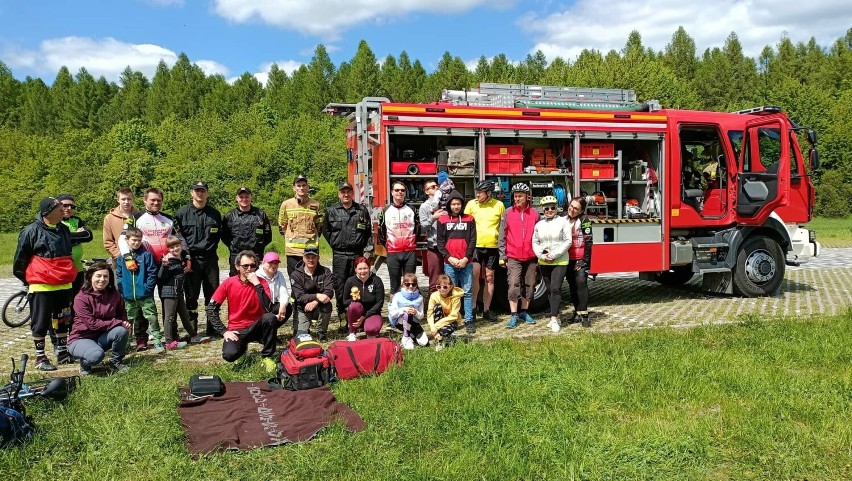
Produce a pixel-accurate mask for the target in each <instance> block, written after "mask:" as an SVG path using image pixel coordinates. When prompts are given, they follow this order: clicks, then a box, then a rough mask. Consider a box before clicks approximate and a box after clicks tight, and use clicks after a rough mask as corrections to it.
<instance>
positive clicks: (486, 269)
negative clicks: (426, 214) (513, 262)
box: [464, 180, 506, 322]
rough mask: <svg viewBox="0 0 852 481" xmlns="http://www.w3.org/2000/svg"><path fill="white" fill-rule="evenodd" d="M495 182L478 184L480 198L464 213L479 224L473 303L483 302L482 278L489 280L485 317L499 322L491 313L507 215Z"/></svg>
mask: <svg viewBox="0 0 852 481" xmlns="http://www.w3.org/2000/svg"><path fill="white" fill-rule="evenodd" d="M493 192H494V182H492V181H490V180H483V181H482V182H479V183H478V184H476V199H474V200H473V201H471V202H468V203H467V205H466V206H465V208H464V213H465V214H469V215H471V216H473V219H474V220H475V221H476V234H477V235H476V251H474V254H473V300H474V304H476V301H477V299H479V289H480V287H481V285H482V284H481V282H482V278H483V277H484V278H485V289H484V290H483V291H482V318H483V319H484V320H486V321H490V322H495V321H497V316H496V315H495V314H494V313H493V312H491V299H492V298H493V297H494V271H495V270H496V269H497V263H498V262H499V260H500V252H499V251H498V249H497V237H498V234H499V230H500V219H502V218H503V213H504V212H506V207H504V206H503V203H502V202H500V201H499V200H497V199H495V198H494V197H493V195H492V193H493Z"/></svg>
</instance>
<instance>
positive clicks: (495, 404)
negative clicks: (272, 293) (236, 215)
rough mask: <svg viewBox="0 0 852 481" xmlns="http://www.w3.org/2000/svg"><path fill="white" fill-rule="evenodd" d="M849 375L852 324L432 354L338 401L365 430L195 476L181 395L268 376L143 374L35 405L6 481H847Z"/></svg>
mask: <svg viewBox="0 0 852 481" xmlns="http://www.w3.org/2000/svg"><path fill="white" fill-rule="evenodd" d="M850 361H852V311H850V312H847V314H846V315H844V316H839V317H834V318H815V319H812V320H809V321H807V322H801V321H796V320H790V319H775V320H763V319H758V318H754V317H750V318H745V319H743V322H741V323H739V324H736V325H728V326H722V327H703V328H696V329H689V330H683V331H672V330H649V331H644V332H637V333H630V334H621V335H608V336H607V335H585V334H584V335H578V336H574V337H568V338H552V339H543V340H538V341H536V342H517V341H501V342H496V343H493V344H482V343H477V344H469V345H459V346H456V347H454V348H451V349H448V350H445V351H443V352H440V353H436V352H434V351H433V350H430V349H421V350H417V351H414V352H412V353H408V352H406V359H405V367H404V368H403V369H396V370H392V371H390V372H388V373H386V374H383V375H382V376H380V377H377V378H370V379H361V380H355V381H346V382H342V383H338V384H336V385H335V386H334V387H333V390H334V392H335V394H336V395H337V397H338V399H339V400H341V401H343V402H346V403H347V404H348V405H349V406H351V407H352V408H354V409H355V410H356V411H357V412H359V413H360V414H361V416H362V417H363V418H364V420H365V422H366V424H367V429H366V430H364V431H362V432H360V433H357V434H351V433H348V432H346V431H345V430H344V429H343V428H342V427H340V426H335V427H332V428H330V429H327V430H325V431H323V432H321V433H320V434H319V436H318V437H317V438H316V439H315V440H313V441H311V442H307V443H303V444H298V445H289V446H283V447H277V448H267V449H258V450H254V451H249V452H243V453H223V454H214V455H210V456H206V457H203V458H201V459H200V460H199V461H192V460H190V458H189V455H188V453H187V451H186V450H185V448H184V445H183V439H182V429H181V426H180V422H179V418H178V415H177V411H176V408H175V407H176V404H177V402H178V396H177V393H176V389H177V388H178V387H179V386H182V385H185V384H186V382H187V380H188V378H189V376H190V375H191V374H193V373H196V372H208V373H210V372H212V373H216V374H219V375H220V376H222V377H223V378H225V379H226V380H238V379H242V380H259V379H263V378H265V375H264V373H263V372H262V371H261V370H260V367H259V366H257V365H255V366H253V367H251V368H249V369H248V370H245V371H241V372H234V371H232V370H231V369H230V368H229V367H227V366H221V365H219V366H210V365H205V366H198V365H186V364H182V365H178V364H176V363H174V364H170V363H162V364H150V363H146V364H134V366H133V369H132V371H131V372H130V373H128V374H126V375H119V376H112V377H106V378H87V379H86V380H85V381H84V383H83V386H82V388H81V389H79V390H78V391H77V392H76V393H75V394H73V395H72V397H71V398H69V399H68V400H67V401H65V402H64V403H62V404H55V405H48V404H33V405H32V409H31V413H32V414H34V415H35V416H36V419H37V420H38V421H39V423H40V425H41V427H42V431H41V433H40V434H39V435H38V437H37V438H36V439H35V440H34V441H33V442H32V443H31V444H30V445H28V446H27V447H26V448H23V449H13V450H7V451H0V466H2V472H3V473H5V474H6V477H8V478H9V479H19V478H20V479H48V478H50V479H56V478H68V479H75V478H84V479H140V478H144V479H202V478H215V479H226V478H230V479H315V478H318V477H322V478H324V479H359V480H361V479H370V480H371V479H394V480H396V479H471V478H478V479H499V480H515V479H559V480H562V479H666V480H670V479H702V480H703V479H821V480H831V479H838V480H840V479H850V478H852V451H850V446H852V397H850V393H852V370H850V369H849V366H850Z"/></svg>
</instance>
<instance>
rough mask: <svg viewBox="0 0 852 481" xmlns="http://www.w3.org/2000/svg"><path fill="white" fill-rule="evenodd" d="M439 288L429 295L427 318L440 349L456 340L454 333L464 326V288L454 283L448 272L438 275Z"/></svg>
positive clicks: (437, 346) (436, 346)
mask: <svg viewBox="0 0 852 481" xmlns="http://www.w3.org/2000/svg"><path fill="white" fill-rule="evenodd" d="M435 287H436V288H437V290H436V291H435V292H433V293H432V295H431V296H429V310H428V311H427V313H428V314H427V318H426V319H427V320H428V321H429V329H430V330H431V331H432V336H433V337H434V338H435V350H436V351H440V350H441V349H443V348H444V347H446V346H450V345H452V344H453V343H455V341H456V337H455V336H454V335H453V333H454V332H456V329H458V328H459V327H461V326H462V318H461V299H462V297H464V290H462V289H461V288H460V287H455V286H454V285H453V281H452V279H450V276H448V275H446V274H441V275H440V276H438V285H437V286H435Z"/></svg>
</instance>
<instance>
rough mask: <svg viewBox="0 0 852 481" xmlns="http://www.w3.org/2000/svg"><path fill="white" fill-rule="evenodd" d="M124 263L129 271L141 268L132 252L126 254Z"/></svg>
mask: <svg viewBox="0 0 852 481" xmlns="http://www.w3.org/2000/svg"><path fill="white" fill-rule="evenodd" d="M124 265H125V267H127V270H129V271H133V272H135V271H138V270H139V264H137V263H136V259H134V258H133V255H132V254H125V255H124Z"/></svg>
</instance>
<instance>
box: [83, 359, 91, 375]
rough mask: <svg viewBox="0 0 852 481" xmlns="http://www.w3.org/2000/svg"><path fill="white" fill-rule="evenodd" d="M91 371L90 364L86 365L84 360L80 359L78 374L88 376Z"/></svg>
mask: <svg viewBox="0 0 852 481" xmlns="http://www.w3.org/2000/svg"><path fill="white" fill-rule="evenodd" d="M91 373H92V366H90V365H88V364H87V363H86V361H84V360H82V359H80V375H81V376H88V375H89V374H91Z"/></svg>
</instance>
